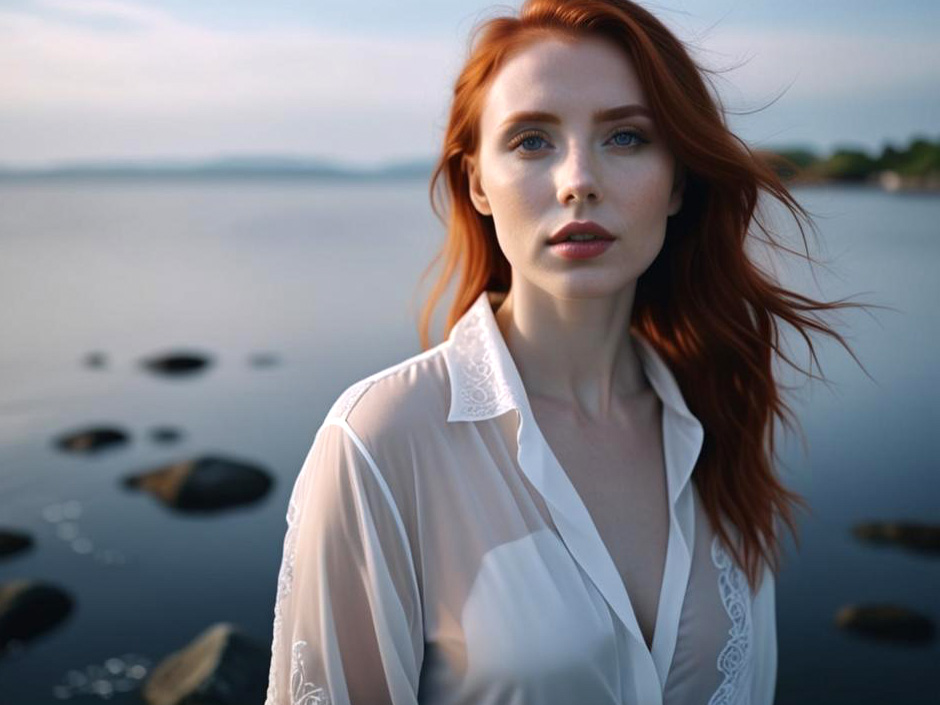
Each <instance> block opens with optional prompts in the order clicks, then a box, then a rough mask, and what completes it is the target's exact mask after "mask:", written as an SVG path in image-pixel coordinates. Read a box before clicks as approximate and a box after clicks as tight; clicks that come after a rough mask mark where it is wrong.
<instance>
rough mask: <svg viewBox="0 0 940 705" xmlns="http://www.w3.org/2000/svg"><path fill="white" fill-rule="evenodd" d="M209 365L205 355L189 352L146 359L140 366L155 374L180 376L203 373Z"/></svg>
mask: <svg viewBox="0 0 940 705" xmlns="http://www.w3.org/2000/svg"><path fill="white" fill-rule="evenodd" d="M209 363H210V359H209V357H208V356H206V355H201V354H199V353H191V352H176V353H169V354H167V355H157V356H154V357H150V358H147V359H145V360H143V361H142V362H141V364H142V365H143V366H144V367H145V368H147V369H148V370H150V371H151V372H155V373H157V374H162V375H171V376H180V375H190V374H193V373H195V372H201V371H203V370H204V369H205V368H206V366H207V365H208V364H209Z"/></svg>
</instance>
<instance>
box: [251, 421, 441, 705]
mask: <svg viewBox="0 0 940 705" xmlns="http://www.w3.org/2000/svg"><path fill="white" fill-rule="evenodd" d="M287 525H288V526H287V532H286V534H285V537H284V547H283V557H282V561H281V568H280V573H279V575H278V584H277V597H276V601H275V608H274V637H273V642H272V646H271V666H270V674H269V678H268V691H267V698H266V700H265V705H298V704H299V705H327V704H329V705H372V704H373V703H375V704H376V705H381V704H383V703H388V704H390V705H416V704H417V689H418V677H419V672H420V668H421V662H422V659H423V654H424V638H423V635H424V627H423V619H422V612H421V598H420V594H419V591H418V585H417V580H416V573H415V569H414V562H413V560H412V554H411V550H410V546H409V543H408V539H407V534H406V532H405V528H404V524H403V522H402V518H401V515H400V513H399V512H398V509H397V507H396V505H395V502H394V499H393V497H392V495H391V493H390V491H389V488H388V485H387V484H386V482H385V479H384V477H383V476H382V474H381V473H380V472H379V470H378V468H377V467H376V466H375V462H374V460H373V458H372V456H371V454H370V453H369V451H368V449H367V448H366V447H365V446H364V445H363V444H362V441H361V440H360V438H359V437H358V436H357V435H356V433H355V432H354V431H353V430H352V428H351V427H350V426H349V425H348V424H347V422H346V421H345V420H341V419H340V420H335V421H332V422H331V421H329V420H328V421H327V422H326V423H325V424H324V425H323V426H321V428H320V429H319V431H318V432H317V435H316V438H315V439H314V442H313V445H312V447H311V448H310V451H309V452H308V454H307V457H306V459H305V460H304V463H303V466H302V468H301V470H300V472H299V474H298V476H297V479H296V480H295V483H294V487H293V490H292V492H291V497H290V501H289V503H288V511H287Z"/></svg>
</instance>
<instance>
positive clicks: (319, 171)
mask: <svg viewBox="0 0 940 705" xmlns="http://www.w3.org/2000/svg"><path fill="white" fill-rule="evenodd" d="M432 168H433V160H431V159H426V160H411V161H402V162H394V163H390V164H387V165H384V166H380V167H373V168H361V167H353V166H348V165H343V164H339V163H336V162H328V161H325V160H319V159H304V158H300V157H285V156H229V157H220V158H218V159H213V160H208V161H184V160H148V161H75V162H63V163H60V164H54V165H50V166H44V167H32V168H30V167H15V166H3V165H0V179H3V178H7V179H34V178H37V179H50V178H51V179H56V178H105V179H112V178H120V179H126V178H147V179H153V178H208V177H211V178H304V179H330V180H337V179H340V180H346V179H349V180H374V179H383V180H384V179H396V180H397V179H412V178H427V177H429V176H430V174H431V169H432Z"/></svg>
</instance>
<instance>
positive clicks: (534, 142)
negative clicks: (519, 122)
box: [509, 131, 547, 152]
mask: <svg viewBox="0 0 940 705" xmlns="http://www.w3.org/2000/svg"><path fill="white" fill-rule="evenodd" d="M539 140H541V141H542V142H546V141H547V140H546V139H545V138H544V137H542V135H541V133H539V132H534V131H529V132H523V133H521V134H519V135H517V136H516V137H515V139H513V141H512V143H511V144H510V145H509V146H510V148H511V149H516V148H518V147H521V146H522V145H526V144H527V145H528V147H531V149H526V148H524V149H523V150H522V151H523V152H535V151H538V148H539V147H540V146H541V145H540V144H539Z"/></svg>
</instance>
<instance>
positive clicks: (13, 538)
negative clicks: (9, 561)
mask: <svg viewBox="0 0 940 705" xmlns="http://www.w3.org/2000/svg"><path fill="white" fill-rule="evenodd" d="M32 547H33V537H32V536H30V535H29V534H24V533H23V532H21V531H10V530H8V529H7V530H0V557H5V556H12V555H14V554H16V553H20V552H21V551H25V550H27V549H29V548H32Z"/></svg>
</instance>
